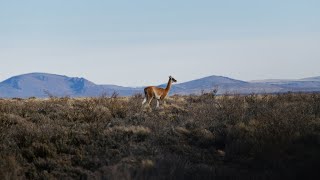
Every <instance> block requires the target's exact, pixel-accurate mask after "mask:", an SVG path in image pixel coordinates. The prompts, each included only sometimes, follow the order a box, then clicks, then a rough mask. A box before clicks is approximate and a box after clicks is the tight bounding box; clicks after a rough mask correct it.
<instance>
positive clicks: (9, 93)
mask: <svg viewBox="0 0 320 180" xmlns="http://www.w3.org/2000/svg"><path fill="white" fill-rule="evenodd" d="M114 90H117V91H119V93H121V94H122V95H131V92H135V91H136V90H135V89H134V88H125V87H121V86H115V85H97V84H94V83H93V82H91V81H89V80H86V79H84V78H78V77H67V76H62V75H55V74H46V73H30V74H24V75H20V76H14V77H12V78H9V79H7V80H5V81H3V82H1V83H0V97H6V98H11V97H21V98H26V97H33V96H34V97H48V96H49V95H53V96H59V97H61V96H71V97H91V96H100V95H102V94H104V93H107V94H111V93H112V92H113V91H114ZM128 90H129V91H130V92H128Z"/></svg>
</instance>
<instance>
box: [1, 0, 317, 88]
mask: <svg viewBox="0 0 320 180" xmlns="http://www.w3.org/2000/svg"><path fill="white" fill-rule="evenodd" d="M319 7H320V2H319V1H315V0H308V1H295V0H293V1H289V0H284V1H281V2H279V1H275V0H270V1H267V2H261V1H253V0H244V1H241V2H240V1H235V0H234V1H232V0H227V1H214V0H213V1H209V0H203V1H188V0H187V1H186V0H184V1H182V0H177V1H174V2H173V1H166V0H165V1H161V2H160V1H157V2H156V1H152V2H151V1H147V0H139V1H134V2H133V1H128V0H122V1H116V2H114V1H112V2H110V1H101V0H97V1H91V2H89V1H84V0H77V1H76V0H70V1H62V0H57V1H53V2H44V1H41V0H30V1H6V2H1V3H0V62H2V65H1V67H0V81H3V80H5V79H7V78H10V77H12V76H15V75H20V74H26V73H32V72H45V73H52V74H59V75H66V76H71V77H84V78H86V79H88V80H90V81H93V82H94V83H97V84H116V85H121V86H144V85H150V84H151V85H157V84H161V83H164V82H166V81H167V78H168V76H169V75H172V76H174V77H175V78H176V79H177V80H178V81H179V82H185V81H189V80H193V79H198V78H202V77H206V76H211V75H218V76H226V77H230V78H234V79H239V80H244V81H250V80H259V79H300V78H306V77H313V76H320V73H319V70H318V67H319V66H320V53H319V52H320V23H319V22H318V20H319V19H320V11H318V9H319Z"/></svg>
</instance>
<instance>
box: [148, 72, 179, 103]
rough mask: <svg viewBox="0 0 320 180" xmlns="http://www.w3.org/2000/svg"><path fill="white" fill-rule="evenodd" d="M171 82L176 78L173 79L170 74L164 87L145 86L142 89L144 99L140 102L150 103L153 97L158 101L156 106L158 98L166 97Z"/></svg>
mask: <svg viewBox="0 0 320 180" xmlns="http://www.w3.org/2000/svg"><path fill="white" fill-rule="evenodd" d="M173 82H177V80H175V79H174V78H173V77H172V76H170V77H169V81H168V84H167V87H166V88H165V89H163V88H159V87H155V86H148V87H146V88H145V89H144V94H145V101H144V102H143V103H142V104H144V103H146V102H147V104H148V105H150V103H151V102H152V100H153V99H154V98H155V99H157V101H158V105H157V107H158V106H159V101H160V100H161V101H163V100H164V99H165V98H166V97H167V95H168V94H169V91H170V89H171V86H172V83H173Z"/></svg>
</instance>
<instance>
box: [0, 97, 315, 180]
mask: <svg viewBox="0 0 320 180" xmlns="http://www.w3.org/2000/svg"><path fill="white" fill-rule="evenodd" d="M141 102H142V96H141V95H136V96H133V97H129V98H121V97H117V96H116V95H113V96H112V97H106V96H103V97H100V98H87V99H73V98H55V97H51V98H49V99H47V100H41V99H35V98H30V99H24V100H21V99H10V100H9V99H2V100H0V179H259V180H260V179H313V178H315V179H317V178H319V177H320V176H319V175H320V172H319V167H320V94H292V93H287V94H281V95H254V94H253V95H246V96H240V95H222V96H216V94H215V93H214V92H213V93H207V94H203V95H200V96H193V95H191V96H172V97H170V98H169V99H168V100H167V103H166V104H164V105H163V106H162V107H161V108H160V109H153V110H152V111H151V110H148V109H146V110H141Z"/></svg>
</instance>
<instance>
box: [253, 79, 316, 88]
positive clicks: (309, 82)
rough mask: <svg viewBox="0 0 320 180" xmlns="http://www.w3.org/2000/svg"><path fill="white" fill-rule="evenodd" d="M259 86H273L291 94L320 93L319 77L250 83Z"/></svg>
mask: <svg viewBox="0 0 320 180" xmlns="http://www.w3.org/2000/svg"><path fill="white" fill-rule="evenodd" d="M251 82H256V83H260V84H267V85H273V86H277V87H280V88H283V89H284V90H286V91H293V92H314V91H316V92H318V91H320V76H318V77H309V78H303V79H269V80H256V81H251Z"/></svg>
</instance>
